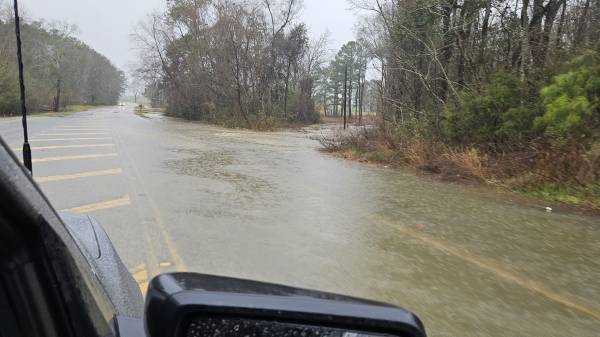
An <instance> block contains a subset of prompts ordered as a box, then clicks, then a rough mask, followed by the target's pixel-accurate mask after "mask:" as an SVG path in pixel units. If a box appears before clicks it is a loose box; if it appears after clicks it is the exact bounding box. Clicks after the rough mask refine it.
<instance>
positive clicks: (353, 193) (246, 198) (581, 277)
mask: <svg viewBox="0 0 600 337" xmlns="http://www.w3.org/2000/svg"><path fill="white" fill-rule="evenodd" d="M115 109H118V108H113V109H112V110H115ZM112 110H111V109H101V110H97V111H93V112H90V113H89V114H88V115H87V116H88V117H89V119H90V120H101V121H103V122H104V123H105V125H106V126H107V128H108V129H109V130H110V135H111V137H112V138H113V140H114V143H115V146H116V149H117V151H116V152H118V157H117V159H115V160H116V162H115V163H114V165H117V166H119V167H120V168H122V169H123V173H122V175H120V176H119V177H116V178H114V179H117V180H111V181H110V182H109V181H108V180H99V181H91V180H90V182H86V183H85V185H84V186H85V187H86V189H87V192H86V193H85V194H86V195H89V194H93V193H98V194H107V195H108V194H109V192H103V191H115V192H114V196H113V197H114V198H116V197H118V196H122V195H124V194H127V196H128V199H127V200H128V201H130V203H128V204H127V205H126V206H124V207H118V208H110V207H108V208H105V209H99V210H97V211H95V212H94V214H93V215H94V216H96V217H97V218H98V219H99V220H100V221H101V222H102V224H103V225H104V227H105V228H106V230H107V232H108V234H109V235H110V237H111V239H112V240H113V241H114V243H115V246H116V247H117V250H118V251H119V253H120V254H122V256H123V259H124V260H125V263H126V264H127V265H128V266H129V267H130V268H132V272H134V273H136V272H138V269H137V268H138V266H143V267H144V270H145V272H146V273H148V274H149V275H148V276H152V275H155V274H157V273H160V272H164V271H170V270H189V271H198V272H202V273H210V274H220V275H228V276H236V277H243V278H251V279H258V280H264V281H270V282H276V283H286V284H290V285H295V286H301V287H309V288H316V289H321V290H327V291H333V292H337V293H343V294H348V295H354V296H360V297H367V298H371V299H376V300H381V301H386V302H390V303H393V304H396V305H399V306H402V307H405V308H407V309H409V310H411V311H413V312H415V313H416V314H418V315H419V316H420V317H421V319H422V320H423V321H424V322H425V325H426V327H427V330H428V333H429V335H431V336H539V337H546V336H581V337H594V336H599V335H600V258H599V256H600V218H598V217H586V216H579V215H573V214H562V213H557V212H554V213H547V212H546V211H545V209H544V206H545V205H543V203H536V202H531V201H524V200H523V199H521V198H518V197H515V196H514V195H511V194H505V193H496V192H493V191H489V190H487V189H478V188H470V187H465V186H458V185H452V184H445V183H441V182H438V181H434V180H431V179H428V178H424V177H419V176H416V175H414V174H412V173H409V172H402V171H398V170H392V169H386V168H382V167H374V166H369V165H364V164H360V163H355V162H350V161H344V160H341V159H337V158H333V157H330V156H327V155H323V154H321V153H319V152H318V151H317V148H318V146H319V144H318V142H316V141H314V140H312V139H311V136H314V135H315V134H318V133H319V132H320V131H319V130H317V129H315V130H311V129H309V130H305V131H289V132H273V133H258V132H251V131H239V130H229V129H223V128H219V127H214V126H208V125H204V124H200V123H193V122H185V121H180V120H175V119H170V118H163V117H161V116H158V115H149V116H147V117H149V118H142V117H139V116H136V115H134V114H133V113H131V111H129V110H123V109H121V110H119V111H112ZM111 160H112V159H111ZM75 165H81V167H84V166H85V165H87V164H83V163H82V164H75ZM99 165H100V164H99ZM111 165H112V164H111ZM114 165H113V166H114ZM109 166H110V165H109ZM106 168H108V167H105V168H104V169H106ZM54 169H55V168H46V167H39V168H38V172H39V171H41V173H40V174H41V175H43V174H44V173H46V174H48V175H49V174H51V172H50V171H51V170H54ZM44 170H47V172H44ZM34 171H35V169H34ZM42 187H43V189H44V191H46V193H47V194H48V195H49V196H50V199H51V200H52V201H53V202H55V205H56V204H58V205H59V206H57V208H62V207H70V206H71V205H70V204H69V203H70V199H69V198H73V196H74V195H78V194H77V193H80V194H81V192H77V191H78V190H81V187H82V185H81V183H78V184H77V185H73V186H67V185H58V184H57V185H49V184H48V185H45V186H42ZM90 191H93V193H92V192H90ZM107 198H108V196H107ZM61 205H64V206H61Z"/></svg>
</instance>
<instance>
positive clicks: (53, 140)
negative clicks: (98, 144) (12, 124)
mask: <svg viewBox="0 0 600 337" xmlns="http://www.w3.org/2000/svg"><path fill="white" fill-rule="evenodd" d="M107 139H112V138H110V137H84V138H36V139H32V140H31V142H32V143H33V142H56V141H63V140H107Z"/></svg>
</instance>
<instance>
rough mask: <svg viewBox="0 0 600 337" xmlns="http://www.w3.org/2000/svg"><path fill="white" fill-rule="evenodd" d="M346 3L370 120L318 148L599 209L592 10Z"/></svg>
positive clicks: (542, 2)
mask: <svg viewBox="0 0 600 337" xmlns="http://www.w3.org/2000/svg"><path fill="white" fill-rule="evenodd" d="M350 2H351V3H352V5H353V6H354V7H355V8H356V9H359V10H361V11H362V13H365V17H364V20H363V21H362V23H361V24H360V27H359V31H358V36H357V43H358V44H359V45H361V46H362V48H364V49H365V50H366V51H367V55H368V58H369V60H370V61H371V62H372V63H371V64H372V65H373V69H375V70H376V71H377V74H378V75H377V77H378V78H377V79H376V80H375V81H374V83H373V84H374V86H375V87H376V88H377V90H374V94H375V95H376V97H375V98H373V99H372V100H371V101H375V102H378V104H377V108H376V110H377V112H378V114H379V117H380V119H379V125H378V128H375V129H369V130H365V131H362V132H360V133H356V134H352V135H351V136H347V137H341V138H339V139H336V140H331V139H330V140H328V141H326V142H325V143H326V145H327V147H329V148H331V149H338V150H339V149H344V150H349V151H354V152H358V154H357V155H359V156H363V155H364V156H367V157H370V158H374V159H375V160H383V161H395V162H403V163H408V164H410V165H414V166H415V167H418V168H420V169H423V170H426V171H430V172H435V173H442V174H443V175H444V176H447V177H454V179H455V178H456V177H461V178H465V177H467V178H475V179H482V180H487V181H502V183H503V184H504V185H506V186H510V187H515V188H526V189H527V188H529V187H530V186H540V185H543V186H551V189H560V188H561V186H569V188H571V187H573V188H576V189H579V190H584V191H585V193H584V194H586V196H585V198H587V199H588V200H592V203H596V207H600V203H599V202H598V200H600V188H599V187H598V181H599V178H600V143H599V139H600V59H599V50H600V1H598V0H420V1H417V0H352V1H350ZM334 73H336V74H337V72H334ZM336 81H337V80H332V81H330V82H333V83H335V82H336ZM354 81H355V82H356V80H354ZM334 87H335V88H337V87H338V86H337V85H336V86H334ZM334 90H337V89H334ZM350 92H352V90H350ZM332 96H333V103H328V104H333V106H334V108H333V111H334V112H335V111H336V108H335V106H337V103H336V102H335V100H336V99H337V97H338V95H336V94H335V93H334V94H333V95H332ZM324 102H326V100H324ZM330 102H331V100H330ZM451 179H453V178H451ZM544 193H546V192H544ZM550 193H554V192H552V191H551V192H550ZM594 200H595V201H594Z"/></svg>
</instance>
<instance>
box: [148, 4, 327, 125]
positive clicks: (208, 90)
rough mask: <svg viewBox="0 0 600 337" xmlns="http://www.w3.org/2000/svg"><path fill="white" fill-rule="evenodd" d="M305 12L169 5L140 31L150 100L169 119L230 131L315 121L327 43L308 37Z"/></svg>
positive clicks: (295, 7) (282, 7) (292, 7)
mask: <svg viewBox="0 0 600 337" xmlns="http://www.w3.org/2000/svg"><path fill="white" fill-rule="evenodd" d="M299 9H300V3H299V1H296V0H287V1H272V0H262V1H258V0H256V1H233V0H218V1H208V0H172V1H168V2H167V10H166V11H165V12H164V13H159V14H155V15H152V16H151V17H149V18H148V20H147V21H146V22H145V23H144V24H142V25H141V26H140V27H139V28H138V31H137V33H136V40H137V42H138V45H139V47H140V51H141V52H140V55H141V65H140V67H139V69H138V76H140V78H141V79H142V80H143V81H144V82H146V83H148V84H149V85H148V87H147V90H146V96H148V97H149V98H150V99H151V100H152V101H153V103H154V104H155V105H160V104H164V105H166V112H167V114H170V115H173V116H181V117H185V118H188V119H198V120H206V121H212V122H217V123H222V124H227V125H232V126H238V125H239V126H244V127H252V128H261V127H267V126H269V125H272V124H273V123H274V122H275V121H289V122H294V121H298V122H308V123H313V122H316V121H317V120H318V119H319V114H318V113H316V112H315V108H314V102H313V90H314V82H315V80H316V78H317V76H318V69H319V68H320V65H321V64H322V63H323V62H324V56H325V52H326V51H325V38H322V39H318V40H316V41H311V40H310V39H309V37H308V33H307V29H306V27H305V25H304V24H302V23H300V22H298V20H297V16H298V12H299Z"/></svg>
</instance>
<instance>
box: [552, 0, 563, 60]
mask: <svg viewBox="0 0 600 337" xmlns="http://www.w3.org/2000/svg"><path fill="white" fill-rule="evenodd" d="M561 3H562V10H561V12H560V21H559V22H558V29H557V30H556V41H555V42H554V48H556V49H560V40H561V39H562V32H563V27H564V24H565V11H566V10H567V0H562V1H561ZM548 50H550V49H548Z"/></svg>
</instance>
